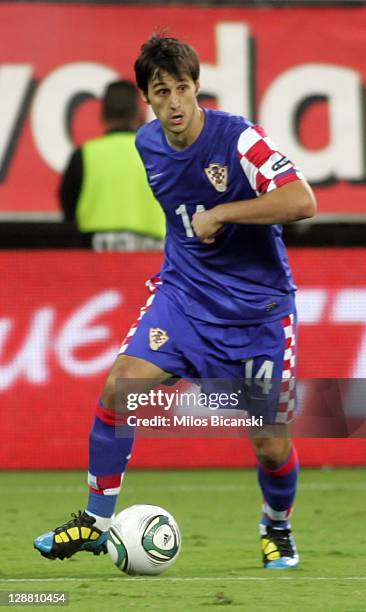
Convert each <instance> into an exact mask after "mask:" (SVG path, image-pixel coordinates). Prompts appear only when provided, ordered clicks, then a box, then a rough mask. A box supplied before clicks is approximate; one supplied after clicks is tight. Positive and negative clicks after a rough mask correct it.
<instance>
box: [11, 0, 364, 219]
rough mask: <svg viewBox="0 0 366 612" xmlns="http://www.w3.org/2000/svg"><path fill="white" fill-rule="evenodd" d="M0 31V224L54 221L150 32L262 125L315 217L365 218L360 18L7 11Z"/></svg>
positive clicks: (208, 89)
mask: <svg viewBox="0 0 366 612" xmlns="http://www.w3.org/2000/svg"><path fill="white" fill-rule="evenodd" d="M0 23H1V24H2V35H1V37H0V54H1V58H2V63H1V64H0V100H1V102H0V114H1V127H0V215H1V214H4V213H8V212H11V213H25V212H28V213H29V212H32V211H33V212H34V211H38V212H42V213H44V214H45V213H51V215H52V214H55V213H56V212H57V211H58V204H57V200H56V195H55V193H56V187H57V183H58V180H59V173H60V172H61V171H62V169H63V168H64V166H65V163H66V161H67V159H68V156H69V154H70V153H71V151H72V148H73V146H74V145H75V144H80V143H81V142H83V141H84V140H85V139H86V138H88V137H91V136H94V135H97V134H98V133H100V129H101V128H100V126H99V123H98V112H99V108H98V103H97V101H96V100H95V99H98V98H99V97H100V95H101V93H102V91H103V88H104V86H105V84H106V83H107V82H108V81H110V80H111V79H115V78H117V77H119V76H122V77H124V78H133V63H134V60H135V59H136V57H137V55H138V53H139V48H140V46H141V44H142V43H143V42H144V41H145V40H146V39H147V38H148V37H149V35H150V34H151V32H152V31H153V30H154V29H156V28H157V27H159V26H162V27H167V28H169V29H170V31H171V32H172V33H173V34H174V35H176V36H178V37H182V38H184V39H186V40H188V41H189V42H190V43H191V44H192V45H193V46H194V47H196V49H197V50H198V52H199V55H200V58H201V62H202V74H201V87H202V91H203V92H204V93H206V94H207V93H208V94H211V95H213V96H214V97H216V101H217V105H218V106H219V107H221V108H223V109H225V110H227V111H230V112H234V113H237V114H245V115H248V116H249V117H251V118H253V119H256V120H259V121H260V122H262V123H263V124H264V125H265V128H266V129H267V131H268V133H269V134H270V135H271V136H272V138H273V139H274V140H275V141H277V144H278V145H279V147H280V149H282V150H283V152H284V153H286V154H287V155H288V156H290V157H291V158H292V159H293V160H294V161H295V162H296V163H297V164H298V165H299V166H300V167H301V169H302V170H303V172H304V173H305V175H306V176H307V178H308V180H309V181H310V182H312V183H313V184H317V185H318V187H317V188H316V190H317V195H318V200H319V210H320V213H329V212H338V213H365V203H364V202H365V199H366V197H365V196H366V184H365V181H366V177H365V172H366V170H365V168H366V164H365V159H364V151H365V146H364V145H365V138H366V136H365V131H364V127H363V113H364V99H363V95H362V91H363V85H364V84H365V82H366V67H365V62H364V58H365V56H366V37H365V35H364V34H365V29H366V12H365V10H364V9H363V8H354V7H353V8H350V9H347V8H307V9H305V8H293V9H290V8H289V9H283V8H281V9H273V8H267V9H265V8H261V9H247V8H198V7H173V6H171V7H170V6H162V7H159V6H154V7H144V6H118V5H115V6H112V5H110V6H101V5H99V6H98V5H88V4H83V5H71V4H70V5H69V4H60V5H58V4H57V3H56V4H44V3H40V4H36V3H32V4H26V3H25V4H21V3H6V2H5V3H1V5H0ZM24 24H26V27H24ZM330 24H331V26H330ZM253 51H255V52H253ZM88 95H89V99H88ZM91 97H92V98H94V100H92V99H91ZM70 133H71V137H70Z"/></svg>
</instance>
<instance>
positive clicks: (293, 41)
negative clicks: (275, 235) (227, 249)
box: [0, 0, 366, 469]
mask: <svg viewBox="0 0 366 612" xmlns="http://www.w3.org/2000/svg"><path fill="white" fill-rule="evenodd" d="M157 27H164V28H167V29H168V31H170V32H171V34H172V35H174V36H177V37H179V38H183V39H185V40H187V42H189V43H190V44H192V45H193V46H194V47H195V48H196V49H197V51H198V53H199V55H200V59H201V62H202V74H201V89H202V93H201V104H202V105H208V106H211V107H212V106H213V107H217V108H222V109H223V110H226V111H229V112H232V113H235V114H242V115H245V116H248V117H249V118H251V119H252V120H253V121H257V122H259V123H262V124H263V125H264V127H265V129H266V131H267V132H268V133H269V134H270V136H271V137H272V138H273V140H274V141H275V142H276V143H277V144H278V146H279V148H280V150H283V151H284V152H285V153H286V154H288V155H289V157H290V158H291V159H292V160H293V161H294V162H295V163H296V164H297V165H298V166H299V167H300V168H301V169H302V171H303V172H304V174H305V176H306V177H307V179H308V180H309V182H310V183H311V184H312V185H313V187H314V189H315V192H316V195H317V198H318V204H319V213H318V215H317V217H316V218H314V219H311V220H308V221H304V222H300V223H297V224H295V225H289V226H287V227H286V228H285V240H286V243H287V245H288V247H289V255H290V260H291V263H292V266H293V271H294V276H295V280H296V282H297V284H298V287H299V295H298V305H299V321H300V332H299V376H300V378H302V379H310V378H312V379H314V378H330V379H335V378H337V379H338V378H339V379H356V378H357V379H362V378H365V377H366V327H365V324H366V233H365V229H366V225H365V222H366V160H365V150H366V132H365V110H366V109H365V96H364V86H365V83H366V64H365V57H366V37H365V31H366V11H365V4H364V2H356V1H353V2H352V1H349V2H347V1H344V2H335V1H333V2H324V1H323V2H316V1H309V2H306V1H302V2H301V3H299V2H295V1H290V0H288V1H284V2H270V1H267V2H261V1H255V0H253V1H252V2H248V1H247V2H235V1H233V2H224V1H223V0H221V1H220V2H218V1H216V0H213V1H212V2H209V1H206V2H204V3H203V2H202V3H201V2H192V1H191V2H189V1H186V2H165V3H164V2H160V3H155V2H150V3H149V2H144V3H140V2H135V3H133V2H129V3H128V4H126V3H124V2H115V3H113V2H108V3H102V2H95V3H94V2H78V3H77V4H76V3H73V2H56V3H55V2H52V3H48V2H42V3H36V2H34V3H33V2H22V3H18V2H13V3H7V2H3V3H1V4H0V31H1V36H0V57H1V60H0V62H1V63H0V249H1V250H0V265H1V273H2V283H1V306H0V393H1V395H2V410H1V413H0V428H1V435H2V444H1V446H0V468H2V469H7V468H82V467H85V465H86V461H87V448H86V441H87V437H86V436H87V432H88V429H89V426H90V422H91V419H92V416H93V414H94V410H95V404H96V400H97V398H98V396H99V393H100V391H101V388H102V384H103V380H104V377H105V375H106V373H107V371H108V369H109V368H110V366H111V364H112V362H113V359H114V357H115V355H116V351H117V350H118V347H119V345H120V342H121V339H122V338H123V336H124V333H125V332H126V331H127V329H128V328H129V327H130V325H131V323H132V322H133V321H134V320H135V319H136V317H137V315H138V312H139V308H140V306H141V305H142V304H144V303H145V301H146V292H145V287H144V282H145V280H146V279H148V278H149V277H150V276H152V275H153V274H154V273H156V272H157V271H158V269H159V266H160V262H161V259H162V253H161V250H160V249H159V245H158V244H155V243H151V242H149V236H148V235H147V236H145V238H146V239H147V242H145V241H144V240H142V241H140V242H136V241H134V240H131V233H128V234H124V233H123V232H120V231H118V232H114V231H113V228H112V227H111V231H110V232H106V233H100V232H83V233H81V232H80V231H79V230H78V228H77V227H76V226H75V225H74V224H73V223H72V222H65V221H64V220H63V216H62V212H61V208H60V203H59V199H58V189H59V184H60V180H61V176H62V173H63V172H64V170H65V167H66V165H67V163H68V160H69V159H70V155H71V154H72V152H73V151H74V149H75V148H76V147H79V146H81V145H83V143H85V141H87V140H88V139H91V138H96V137H98V136H100V135H101V134H102V132H103V126H102V125H101V122H100V104H101V102H100V98H101V96H102V94H103V91H104V90H105V87H106V85H107V84H108V83H109V82H111V81H114V80H117V79H132V80H133V79H134V74H133V64H134V61H135V59H136V57H137V55H138V53H139V49H140V46H141V44H142V43H143V42H144V41H145V40H146V39H147V38H148V37H149V36H150V35H151V33H152V32H153V30H154V29H155V28H157ZM141 111H142V112H143V113H144V114H145V120H149V119H151V118H152V117H151V115H150V111H149V109H148V108H141ZM132 234H133V232H132ZM140 237H141V236H140ZM143 238H144V237H143ZM152 238H154V237H152ZM151 249H153V250H151ZM306 401H308V402H309V401H310V400H309V399H307V400H306ZM351 404H352V402H351ZM352 406H353V407H352ZM352 406H351V408H350V410H351V416H352V414H353V413H352V410H353V411H354V415H356V416H357V415H358V414H359V412H360V404H359V402H354V403H353V404H352ZM361 408H363V407H362V406H361ZM342 435H344V432H343V433H341V434H340V435H339V436H337V434H335V437H334V438H333V439H331V438H330V436H326V437H327V438H328V439H327V440H320V439H316V438H315V439H302V440H300V441H299V444H298V446H299V449H300V452H301V458H302V463H303V464H304V465H313V466H317V465H323V464H328V465H365V464H366V449H365V445H364V440H363V439H362V438H361V437H360V431H358V433H357V432H356V434H353V437H352V436H351V437H349V436H348V437H347V439H342ZM365 437H366V436H365ZM164 444H165V446H164V453H161V452H159V449H161V440H159V439H154V438H151V439H149V440H141V441H138V442H137V445H136V452H135V455H134V457H133V462H132V465H133V466H135V467H186V466H187V467H190V466H192V467H195V466H197V467H199V466H200V467H209V466H212V467H213V466H228V467H230V466H231V467H239V466H250V465H254V457H253V456H252V454H251V451H249V444H248V443H247V441H246V440H244V441H243V440H242V439H236V440H229V439H226V440H221V441H220V440H213V439H207V440H204V441H202V440H198V439H192V440H189V439H179V440H173V439H169V440H166V441H165V443H164Z"/></svg>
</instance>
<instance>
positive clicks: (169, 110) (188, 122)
mask: <svg viewBox="0 0 366 612" xmlns="http://www.w3.org/2000/svg"><path fill="white" fill-rule="evenodd" d="M198 92H199V83H198V81H196V82H195V81H193V80H192V79H191V77H189V76H188V75H184V76H182V78H180V79H176V78H175V77H174V76H172V75H170V74H168V73H167V72H163V73H160V74H157V75H155V76H154V77H153V78H152V79H150V81H149V85H148V93H147V96H146V102H148V103H149V104H151V106H152V109H153V111H154V113H155V115H156V117H157V119H159V121H160V123H161V125H162V127H163V130H164V132H165V134H166V136H167V138H168V140H169V142H170V143H171V144H172V145H173V146H174V147H176V148H185V147H187V146H189V145H190V144H192V143H193V142H194V141H195V140H196V138H197V136H198V134H199V133H200V131H201V129H202V125H203V112H202V111H201V109H200V108H199V106H198V104H197V94H198Z"/></svg>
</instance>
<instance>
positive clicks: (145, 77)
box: [135, 33, 200, 94]
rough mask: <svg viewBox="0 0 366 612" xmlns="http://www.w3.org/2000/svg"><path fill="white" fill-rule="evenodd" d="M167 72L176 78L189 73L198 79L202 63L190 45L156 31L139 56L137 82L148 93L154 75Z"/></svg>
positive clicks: (136, 68) (136, 65) (136, 67)
mask: <svg viewBox="0 0 366 612" xmlns="http://www.w3.org/2000/svg"><path fill="white" fill-rule="evenodd" d="M160 72H167V73H168V74H171V75H172V76H174V77H175V78H182V77H183V76H184V75H188V76H190V77H191V78H192V80H193V81H197V80H198V78H199V75H200V64H199V59H198V55H197V53H196V51H195V50H194V49H193V47H191V46H190V45H188V44H186V43H184V42H181V41H180V40H177V39H176V38H171V37H169V36H165V35H164V34H162V33H155V34H153V35H152V36H151V38H149V40H148V41H147V42H146V43H145V44H143V45H142V47H141V52H140V55H139V57H138V58H137V60H136V62H135V74H136V83H137V85H138V87H139V88H140V89H141V90H142V91H143V92H144V93H145V94H146V93H147V90H148V85H149V81H150V79H151V78H152V77H154V75H158V76H159V73H160Z"/></svg>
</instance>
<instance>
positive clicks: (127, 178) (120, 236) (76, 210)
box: [59, 80, 165, 250]
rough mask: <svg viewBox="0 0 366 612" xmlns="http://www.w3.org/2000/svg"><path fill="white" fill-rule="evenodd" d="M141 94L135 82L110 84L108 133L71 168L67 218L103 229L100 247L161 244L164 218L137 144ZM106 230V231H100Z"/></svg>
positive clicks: (86, 228) (64, 183)
mask: <svg viewBox="0 0 366 612" xmlns="http://www.w3.org/2000/svg"><path fill="white" fill-rule="evenodd" d="M139 101H140V97H139V92H138V89H137V88H136V86H135V85H134V83H132V82H131V81H127V80H123V81H115V82H112V83H110V84H109V85H108V86H107V88H106V90H105V92H104V95H103V99H102V112H101V120H102V124H103V127H104V131H105V134H104V135H103V136H101V137H99V138H94V139H92V140H89V141H87V142H86V143H84V144H83V145H82V146H81V147H79V148H77V149H76V150H75V151H74V152H73V154H72V156H71V158H70V160H69V163H68V165H67V167H66V170H65V172H64V175H63V177H62V179H61V184H60V188H59V199H60V204H61V208H62V210H63V213H64V217H65V220H66V221H70V222H74V223H76V226H77V228H78V229H79V231H80V232H88V233H98V234H95V235H94V239H93V244H94V246H95V248H97V249H98V250H103V249H111V248H114V250H141V249H149V248H160V247H161V246H162V239H163V238H164V235H165V220H164V215H163V213H162V211H161V208H160V206H159V205H158V204H157V202H156V201H155V199H154V197H153V194H152V191H151V189H150V187H149V185H148V182H147V179H146V173H145V170H144V167H143V164H142V162H141V159H140V156H139V155H138V153H137V150H136V148H135V136H136V131H137V130H138V129H139V128H140V127H141V125H142V124H143V123H144V120H143V114H142V111H141V105H140V102H139ZM100 232H102V234H100Z"/></svg>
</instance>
